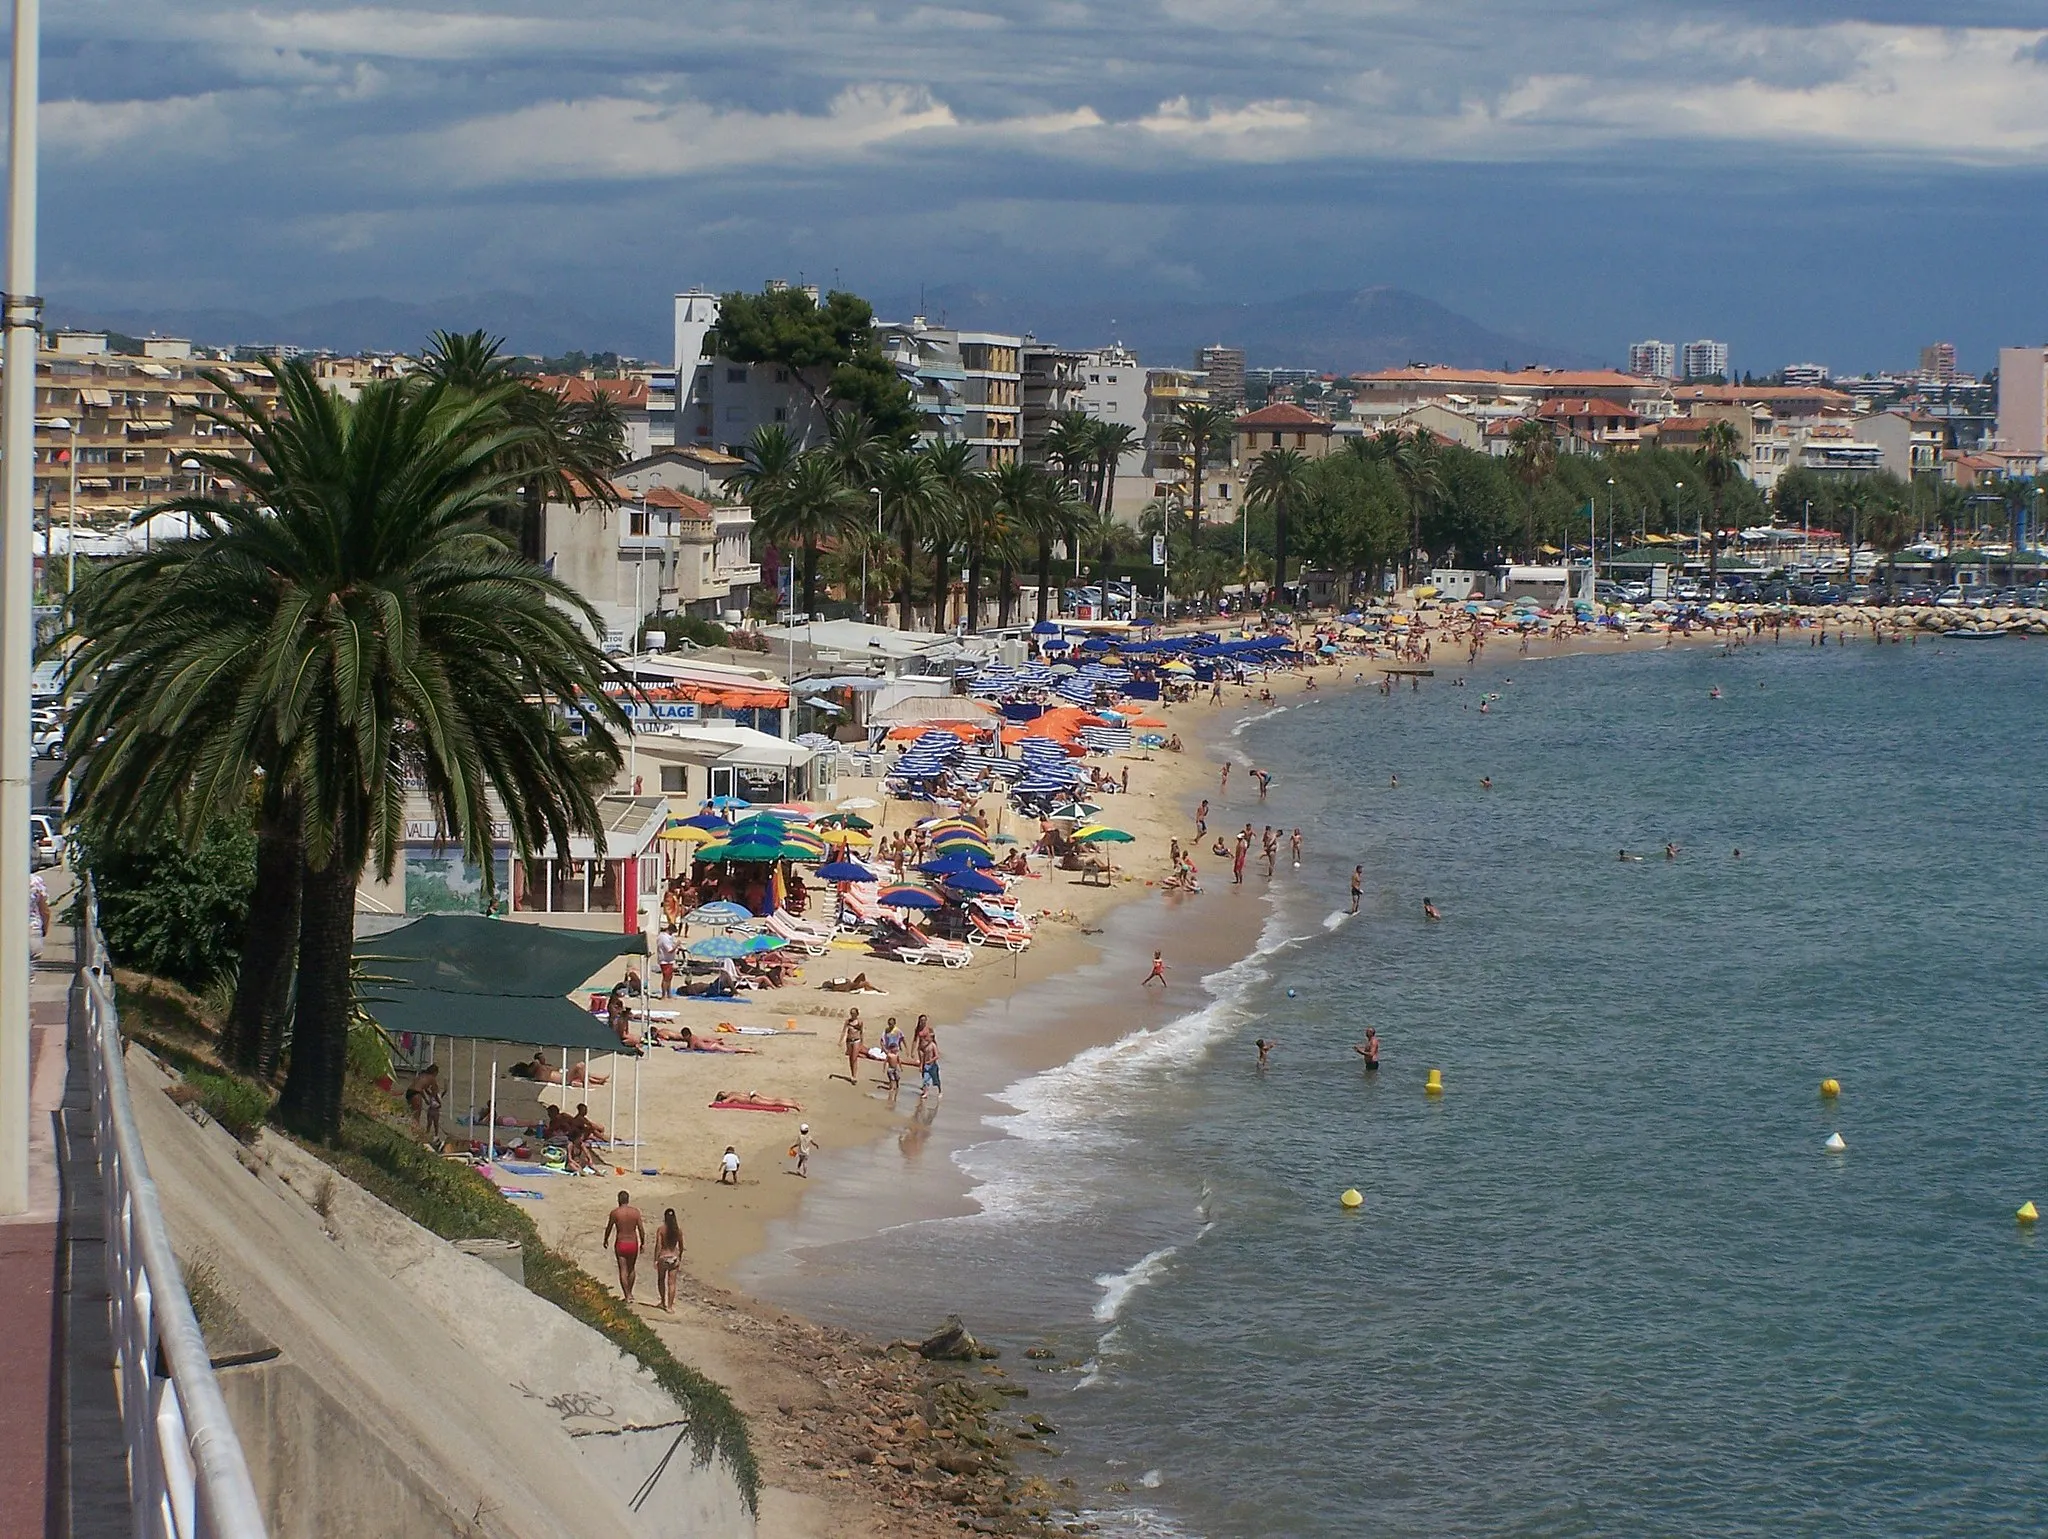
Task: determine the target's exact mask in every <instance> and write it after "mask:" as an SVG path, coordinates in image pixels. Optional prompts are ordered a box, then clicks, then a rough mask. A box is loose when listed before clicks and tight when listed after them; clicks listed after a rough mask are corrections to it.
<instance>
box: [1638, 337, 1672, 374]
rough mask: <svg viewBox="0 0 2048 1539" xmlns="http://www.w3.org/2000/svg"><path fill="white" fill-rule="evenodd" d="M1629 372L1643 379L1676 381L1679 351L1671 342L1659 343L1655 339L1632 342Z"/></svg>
mask: <svg viewBox="0 0 2048 1539" xmlns="http://www.w3.org/2000/svg"><path fill="white" fill-rule="evenodd" d="M1628 371H1629V373H1631V374H1634V375H1637V376H1639V377H1641V378H1643V379H1675V378H1677V376H1678V349H1677V348H1675V347H1673V346H1672V345H1671V344H1670V343H1669V342H1659V341H1656V340H1655V339H1654V338H1653V339H1652V340H1650V341H1648V342H1631V343H1630V344H1629V347H1628Z"/></svg>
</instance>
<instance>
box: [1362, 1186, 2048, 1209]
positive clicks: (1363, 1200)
mask: <svg viewBox="0 0 2048 1539" xmlns="http://www.w3.org/2000/svg"><path fill="white" fill-rule="evenodd" d="M1337 1200H1338V1201H1339V1202H1341V1203H1343V1204H1344V1206H1345V1207H1347V1208H1362V1207H1364V1206H1365V1199H1364V1198H1363V1197H1361V1196H1360V1195H1359V1194H1358V1188H1357V1187H1355V1186H1354V1187H1352V1188H1350V1189H1349V1190H1348V1191H1346V1192H1345V1193H1344V1195H1343V1196H1342V1197H1339V1198H1338V1199H1337ZM2029 1206H2031V1204H2029Z"/></svg>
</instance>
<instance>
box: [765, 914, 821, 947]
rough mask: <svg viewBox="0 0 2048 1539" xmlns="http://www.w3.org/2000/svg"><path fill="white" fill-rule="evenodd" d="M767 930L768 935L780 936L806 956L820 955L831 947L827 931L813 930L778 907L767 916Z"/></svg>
mask: <svg viewBox="0 0 2048 1539" xmlns="http://www.w3.org/2000/svg"><path fill="white" fill-rule="evenodd" d="M767 930H768V933H769V934H770V935H777V936H780V937H781V938H782V939H784V940H786V941H788V942H789V943H790V945H792V946H794V947H795V948H796V949H797V950H799V951H801V952H803V953H804V954H805V955H807V956H814V957H821V956H823V955H824V954H825V953H826V952H827V951H829V950H830V949H831V947H832V936H831V934H830V933H829V932H825V931H820V930H814V929H812V928H811V927H810V926H809V925H807V924H805V923H803V922H802V921H801V920H798V919H794V918H792V917H791V916H790V915H788V914H786V913H784V912H783V911H782V910H780V909H777V910H776V911H775V912H774V913H772V914H770V915H769V916H768V924H767Z"/></svg>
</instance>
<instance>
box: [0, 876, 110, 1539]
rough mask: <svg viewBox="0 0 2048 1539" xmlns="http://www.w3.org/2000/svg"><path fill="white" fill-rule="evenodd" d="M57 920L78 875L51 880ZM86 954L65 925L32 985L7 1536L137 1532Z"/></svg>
mask: <svg viewBox="0 0 2048 1539" xmlns="http://www.w3.org/2000/svg"><path fill="white" fill-rule="evenodd" d="M44 879H45V881H46V882H47V883H48V885H49V888H50V906H51V909H52V911H53V913H61V912H62V910H63V908H64V907H65V906H67V905H68V904H69V902H70V897H71V880H70V875H69V873H68V872H65V871H62V870H61V869H60V870H52V871H49V872H46V873H45V877H44ZM76 956H77V950H76V946H75V944H74V941H73V938H72V932H71V928H70V926H68V925H66V924H63V923H62V922H59V923H57V924H56V925H55V926H54V927H53V928H52V930H51V932H50V935H49V938H48V940H47V941H46V943H45V944H44V947H43V957H42V960H41V961H40V962H38V963H37V964H36V969H35V975H34V977H33V979H32V980H31V982H30V985H29V1026H30V1037H29V1053H30V1059H31V1068H30V1076H31V1077H30V1087H29V1102H30V1116H31V1121H30V1124H29V1211H28V1212H27V1213H26V1214H23V1215H21V1216H20V1217H18V1218H9V1219H0V1383H5V1384H9V1385H12V1386H16V1390H17V1392H16V1393H11V1394H8V1395H4V1396H0V1534H6V1535H8V1536H10V1539H12V1536H15V1535H20V1536H22V1539H28V1536H31V1535H36V1534H42V1535H45V1536H47V1539H71V1536H74V1535H78V1536H98V1535H102V1534H105V1535H116V1534H122V1535H125V1534H128V1533H130V1532H132V1525H131V1523H130V1519H129V1515H128V1492H127V1470H126V1445H125V1442H124V1440H123V1438H122V1434H121V1419H120V1409H119V1401H118V1395H117V1388H116V1385H115V1381H114V1373H113V1352H112V1348H111V1344H110V1342H109V1339H108V1316H107V1288H106V1245H105V1218H104V1214H103V1211H102V1204H101V1194H100V1183H99V1168H98V1154H97V1150H96V1147H95V1138H94V1126H93V1112H92V1099H91V1091H90V1087H89V1085H88V1083H87V1079H86V1066H85V1056H84V1054H85V1043H84V1038H83V1034H82V1031H81V1032H79V1033H73V1032H72V1031H71V1030H70V1025H69V1020H70V1015H71V1009H70V1005H71V992H72V983H73V979H74V975H75V959H76Z"/></svg>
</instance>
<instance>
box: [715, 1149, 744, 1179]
mask: <svg viewBox="0 0 2048 1539" xmlns="http://www.w3.org/2000/svg"><path fill="white" fill-rule="evenodd" d="M718 1184H719V1185H720V1186H738V1185H739V1184H740V1156H739V1151H738V1150H737V1149H735V1148H733V1146H732V1145H731V1144H727V1145H726V1146H725V1153H724V1154H723V1155H722V1156H721V1157H720V1158H719V1161H718Z"/></svg>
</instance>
